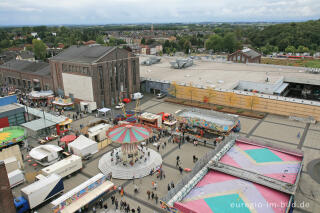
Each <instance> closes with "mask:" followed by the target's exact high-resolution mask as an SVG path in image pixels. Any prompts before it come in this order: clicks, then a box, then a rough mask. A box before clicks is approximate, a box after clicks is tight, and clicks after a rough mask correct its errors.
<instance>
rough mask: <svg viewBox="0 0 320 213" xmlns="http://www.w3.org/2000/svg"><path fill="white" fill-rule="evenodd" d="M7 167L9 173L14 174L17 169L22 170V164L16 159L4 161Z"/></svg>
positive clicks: (11, 158)
mask: <svg viewBox="0 0 320 213" xmlns="http://www.w3.org/2000/svg"><path fill="white" fill-rule="evenodd" d="M3 161H4V164H5V165H6V169H7V173H8V174H9V173H10V172H13V171H15V170H17V169H21V165H20V162H19V161H18V160H17V158H16V157H10V158H6V159H4V160H3Z"/></svg>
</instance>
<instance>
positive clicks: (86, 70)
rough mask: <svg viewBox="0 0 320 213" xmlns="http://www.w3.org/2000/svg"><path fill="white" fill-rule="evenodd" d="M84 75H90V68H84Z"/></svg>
mask: <svg viewBox="0 0 320 213" xmlns="http://www.w3.org/2000/svg"><path fill="white" fill-rule="evenodd" d="M83 74H86V75H88V74H89V68H88V67H84V68H83Z"/></svg>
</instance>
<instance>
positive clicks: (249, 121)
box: [13, 96, 320, 213]
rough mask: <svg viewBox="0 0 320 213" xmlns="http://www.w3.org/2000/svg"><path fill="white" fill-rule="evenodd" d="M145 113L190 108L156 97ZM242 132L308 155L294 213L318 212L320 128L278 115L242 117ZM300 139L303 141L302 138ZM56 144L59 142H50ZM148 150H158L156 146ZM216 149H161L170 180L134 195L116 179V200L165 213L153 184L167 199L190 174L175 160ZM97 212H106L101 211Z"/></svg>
mask: <svg viewBox="0 0 320 213" xmlns="http://www.w3.org/2000/svg"><path fill="white" fill-rule="evenodd" d="M134 107H135V103H134V102H133V103H130V104H129V105H128V106H127V109H133V108H134ZM140 108H141V110H142V111H148V112H152V113H158V112H169V113H174V112H175V111H177V110H178V109H181V108H186V107H184V106H180V105H176V104H172V103H167V102H164V101H163V99H160V100H159V99H155V98H153V97H150V96H147V97H144V99H143V100H142V101H141V106H140ZM117 113H120V110H114V109H112V115H116V114H117ZM95 118H96V117H95V115H94V114H91V115H85V117H84V118H82V119H80V120H76V121H75V122H73V124H72V129H73V131H77V130H78V128H79V127H80V124H84V125H85V124H87V123H88V122H89V121H92V120H94V119H95ZM240 120H241V124H242V130H241V132H240V133H239V134H240V135H241V136H247V137H249V138H255V139H260V140H265V141H270V142H272V143H275V144H281V145H284V146H287V147H292V148H299V149H301V150H303V151H304V153H305V157H304V160H303V164H304V167H303V172H302V176H301V179H300V183H299V187H298V190H297V193H296V196H295V201H296V205H297V207H296V208H295V210H294V212H295V213H298V212H303V213H312V212H318V211H319V209H320V184H319V183H317V182H316V181H315V180H313V179H312V177H311V176H310V174H311V173H312V172H313V171H308V169H307V165H308V163H309V162H311V161H313V160H315V159H317V158H320V145H319V144H320V142H319V136H320V133H319V130H320V124H304V123H301V122H298V121H291V120H289V119H288V118H287V117H282V116H277V115H267V116H266V117H265V118H264V119H261V120H259V119H254V118H247V117H240ZM298 135H300V137H298ZM165 140H167V138H162V139H161V142H164V141H165ZM50 143H52V144H56V143H57V142H56V141H53V142H50ZM29 144H30V145H32V146H37V145H38V144H37V141H35V140H34V139H32V138H31V139H29ZM116 147H118V146H117V145H115V144H111V145H109V146H108V147H106V148H105V149H103V150H101V151H100V152H98V153H96V154H95V155H94V156H93V158H92V159H91V160H89V161H86V162H84V164H85V168H84V169H83V170H82V171H81V172H79V173H77V174H76V175H74V176H72V177H71V178H69V179H66V180H64V185H65V190H64V191H65V192H67V191H69V190H71V189H72V188H74V187H75V186H77V185H79V184H80V183H82V182H84V181H85V180H88V179H89V178H90V177H92V176H94V175H96V174H97V173H98V172H99V169H98V162H99V159H100V157H101V156H102V155H103V154H104V153H106V152H108V151H110V150H111V149H114V148H116ZM148 147H150V148H153V149H155V147H153V146H152V145H148ZM210 149H212V147H204V146H202V145H199V146H197V147H195V146H193V144H190V143H185V144H183V145H182V146H181V149H179V148H178V147H177V145H176V144H172V143H169V144H167V146H166V148H165V149H160V154H161V155H162V156H163V162H164V163H163V169H164V172H165V174H166V178H165V179H162V180H159V179H158V178H156V176H147V177H145V178H143V179H141V180H138V179H137V180H135V184H137V185H138V187H139V193H137V194H135V193H134V192H133V183H132V180H128V181H126V180H117V179H113V180H112V181H113V182H114V183H115V184H116V185H122V186H124V192H125V195H124V196H123V197H121V196H120V195H119V193H115V196H116V198H117V199H118V201H119V202H120V200H123V201H126V202H127V203H129V205H130V208H137V207H138V206H140V208H141V210H142V211H141V212H143V213H145V212H146V213H149V212H150V213H153V212H162V209H161V208H160V205H159V203H158V204H157V203H156V201H155V200H151V199H150V200H148V198H147V194H146V192H147V190H150V191H151V190H152V187H151V182H152V181H156V182H157V183H158V189H157V190H156V191H154V193H155V194H157V195H158V197H159V198H161V197H163V196H164V195H165V194H166V193H167V191H168V189H167V185H168V183H171V182H172V181H173V182H174V183H175V184H176V183H177V182H178V181H179V180H180V179H181V178H182V177H183V176H184V175H186V173H183V174H182V175H180V173H179V171H178V169H177V167H176V165H175V158H176V156H178V155H179V156H180V158H181V162H182V166H183V167H184V168H186V167H188V168H192V167H193V165H194V163H193V161H192V156H193V155H196V156H197V157H198V158H201V156H203V155H204V154H205V153H206V152H207V151H209V150H210ZM23 153H24V154H26V151H25V150H23ZM38 169H41V167H38V168H33V167H31V166H30V165H28V164H26V170H27V171H36V170H38ZM26 185H27V184H26V183H25V184H23V185H20V186H18V187H16V188H14V189H13V192H14V195H16V196H19V194H20V191H19V190H20V189H21V188H22V187H23V186H26ZM109 196H110V194H107V195H106V196H105V199H106V201H105V202H106V203H107V205H108V207H109V208H108V210H109V211H108V212H110V213H111V212H120V211H119V210H118V211H115V206H114V205H112V204H111V200H110V199H109V198H108V197H109ZM38 212H40V213H42V212H43V213H45V212H50V207H49V204H47V205H44V206H42V207H41V208H39V209H38ZM97 212H104V210H101V209H99V208H97Z"/></svg>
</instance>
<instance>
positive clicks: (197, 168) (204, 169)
mask: <svg viewBox="0 0 320 213" xmlns="http://www.w3.org/2000/svg"><path fill="white" fill-rule="evenodd" d="M232 140H233V141H234V140H235V135H233V134H232V135H230V136H228V137H226V138H225V140H224V141H223V142H221V143H220V144H218V145H217V147H216V148H215V149H213V150H211V151H209V152H207V153H206V154H205V156H203V157H202V158H201V159H199V160H198V161H197V162H196V164H195V165H194V167H193V169H192V171H191V172H190V173H189V174H188V175H187V176H184V177H183V178H182V179H181V181H180V182H179V183H178V184H177V185H176V186H175V187H174V188H173V189H171V190H170V191H169V192H168V194H167V195H166V196H164V197H163V198H162V199H160V200H161V201H162V202H164V203H168V202H169V201H170V200H171V199H172V198H173V197H174V196H176V195H177V194H178V193H179V191H181V190H182V188H183V187H185V186H186V185H188V183H189V182H190V181H191V179H193V178H194V177H196V176H197V174H198V173H199V172H201V174H200V175H198V176H197V177H198V178H197V180H196V181H194V182H193V184H191V185H190V187H189V188H188V191H189V190H190V189H191V188H193V186H194V185H196V184H197V183H198V182H199V181H200V179H201V178H202V177H203V176H204V175H205V174H206V173H207V171H208V168H207V167H206V164H208V162H209V161H210V160H212V158H213V157H214V156H216V155H217V154H218V153H219V152H220V151H221V150H222V149H223V147H225V145H226V144H227V143H229V142H230V141H232ZM201 170H202V171H201ZM180 199H182V196H181V197H180ZM169 205H170V204H169Z"/></svg>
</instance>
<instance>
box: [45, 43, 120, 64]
mask: <svg viewBox="0 0 320 213" xmlns="http://www.w3.org/2000/svg"><path fill="white" fill-rule="evenodd" d="M113 49H115V47H106V46H101V45H89V46H76V45H73V46H71V47H69V48H68V49H66V50H64V51H63V52H61V53H59V54H58V55H56V56H54V57H52V58H51V60H57V61H70V62H79V63H89V64H90V63H94V62H95V61H97V60H98V59H99V58H101V57H102V56H104V55H106V54H107V53H109V52H111V51H112V50H113Z"/></svg>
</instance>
